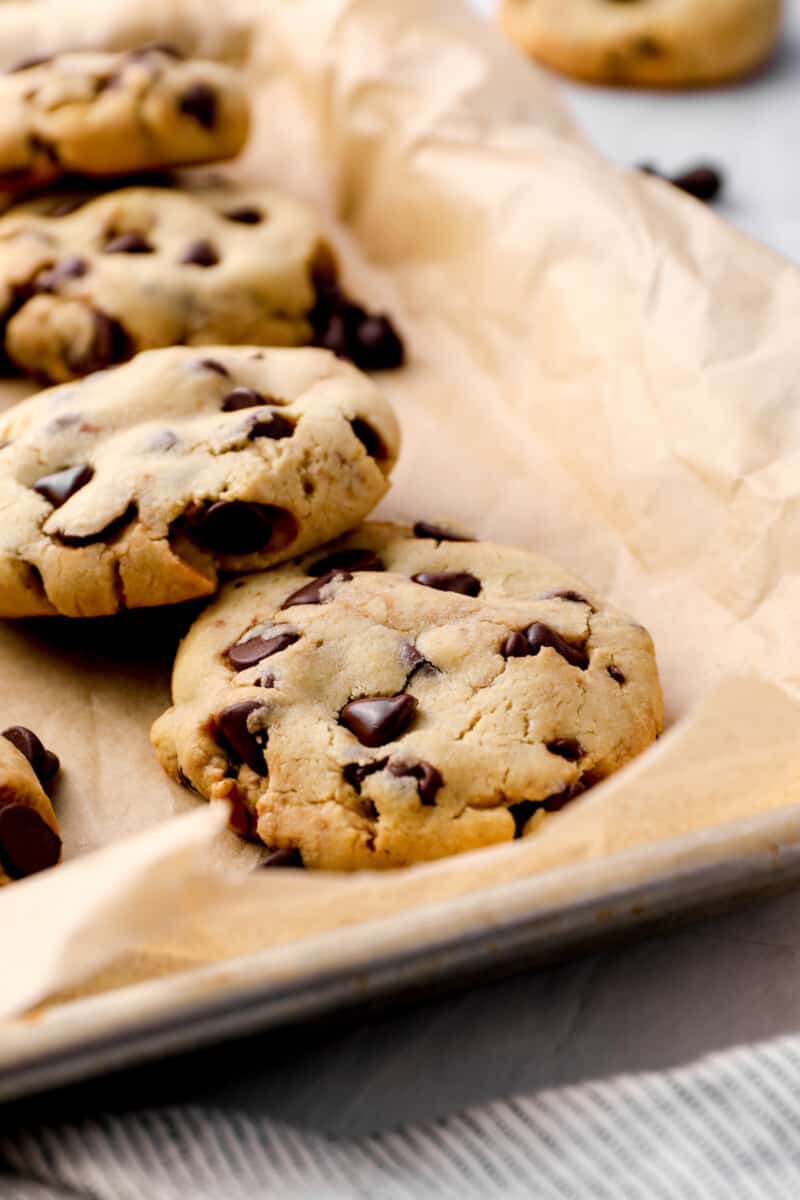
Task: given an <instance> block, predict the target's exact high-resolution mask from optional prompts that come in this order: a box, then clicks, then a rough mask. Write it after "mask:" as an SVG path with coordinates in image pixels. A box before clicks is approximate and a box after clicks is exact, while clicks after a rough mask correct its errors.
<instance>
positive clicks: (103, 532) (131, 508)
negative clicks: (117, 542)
mask: <svg viewBox="0 0 800 1200" xmlns="http://www.w3.org/2000/svg"><path fill="white" fill-rule="evenodd" d="M135 518H136V505H135V504H129V505H128V507H127V508H126V509H125V512H124V513H122V515H121V516H119V517H115V518H114V520H113V521H109V523H108V524H107V525H104V526H103V527H102V529H96V530H95V531H94V533H58V534H56V537H57V538H58V540H59V541H60V542H61V543H62V544H63V545H64V546H92V545H94V544H95V542H110V541H111V540H112V539H113V538H115V537H116V536H117V534H118V533H121V532H122V530H123V529H124V528H125V527H126V526H127V525H130V523H131V521H133V520H134V519H135Z"/></svg>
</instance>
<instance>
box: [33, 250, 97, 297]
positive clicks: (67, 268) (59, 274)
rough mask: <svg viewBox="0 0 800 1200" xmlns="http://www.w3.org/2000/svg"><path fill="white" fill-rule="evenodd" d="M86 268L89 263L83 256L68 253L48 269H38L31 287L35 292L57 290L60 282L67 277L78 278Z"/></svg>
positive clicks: (86, 271) (84, 272) (86, 270)
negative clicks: (38, 271)
mask: <svg viewBox="0 0 800 1200" xmlns="http://www.w3.org/2000/svg"><path fill="white" fill-rule="evenodd" d="M88 270H89V264H88V263H87V261H86V259H85V258H79V257H78V256H77V255H70V256H69V257H68V258H62V260H61V262H59V263H56V265H55V266H54V267H51V268H50V269H49V270H48V271H40V273H39V274H38V275H37V276H36V278H35V279H34V281H33V289H34V291H36V292H57V291H58V289H59V288H60V286H61V284H62V283H65V282H66V281H67V280H68V279H80V278H81V277H82V276H84V275H86V274H87V273H88Z"/></svg>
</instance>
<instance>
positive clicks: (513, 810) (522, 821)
mask: <svg viewBox="0 0 800 1200" xmlns="http://www.w3.org/2000/svg"><path fill="white" fill-rule="evenodd" d="M542 808H544V805H543V804H538V803H536V802H535V801H534V800H520V802H519V803H518V804H510V805H509V807H508V812H509V814H510V815H511V817H512V818H513V821H514V837H515V838H521V837H522V836H523V835H524V833H525V826H526V825H527V824H528V821H530V819H531V817H532V816H533V815H534V814H535V813H537V812H539V811H540V809H542Z"/></svg>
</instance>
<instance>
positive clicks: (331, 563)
mask: <svg viewBox="0 0 800 1200" xmlns="http://www.w3.org/2000/svg"><path fill="white" fill-rule="evenodd" d="M385 570H386V568H385V567H384V565H383V563H382V562H381V560H380V559H379V558H378V556H377V554H376V553H375V551H374V550H334V552H333V554H326V556H325V558H318V559H317V561H316V562H315V563H312V564H311V566H310V567H306V571H307V573H308V574H309V575H314V576H319V575H328V574H329V573H330V572H331V571H385Z"/></svg>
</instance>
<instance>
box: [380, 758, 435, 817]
mask: <svg viewBox="0 0 800 1200" xmlns="http://www.w3.org/2000/svg"><path fill="white" fill-rule="evenodd" d="M389 774H390V775H394V776H396V777H397V778H398V779H404V778H410V779H415V780H416V781H417V792H418V794H419V799H420V803H421V804H422V805H423V807H424V808H433V806H434V805H435V804H436V794H437V792H438V791H439V790H440V789H441V788H443V787H444V779H443V778H442V775H441V772H439V771H437V769H436V767H434V766H431V764H430V763H429V762H422V761H420V762H413V761H410V760H408V759H397V760H396V761H394V762H391V763H389Z"/></svg>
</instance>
